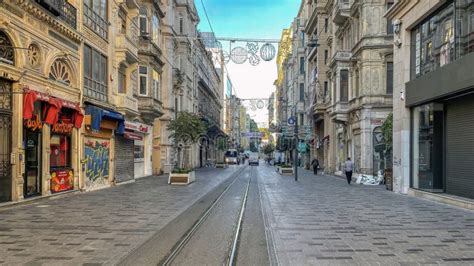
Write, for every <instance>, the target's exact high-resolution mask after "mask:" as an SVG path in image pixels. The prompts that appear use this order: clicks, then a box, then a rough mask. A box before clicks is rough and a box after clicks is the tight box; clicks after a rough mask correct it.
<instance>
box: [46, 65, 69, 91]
mask: <svg viewBox="0 0 474 266" xmlns="http://www.w3.org/2000/svg"><path fill="white" fill-rule="evenodd" d="M49 78H50V79H52V80H56V81H59V82H61V83H64V84H66V85H71V71H70V70H69V67H68V66H67V65H66V64H65V62H64V60H61V59H56V60H55V61H54V62H53V64H51V67H50V69H49Z"/></svg>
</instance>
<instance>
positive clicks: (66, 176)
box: [51, 169, 74, 193]
mask: <svg viewBox="0 0 474 266" xmlns="http://www.w3.org/2000/svg"><path fill="white" fill-rule="evenodd" d="M73 187H74V172H73V170H72V169H66V170H54V171H51V192H52V193H58V192H63V191H67V190H71V189H73Z"/></svg>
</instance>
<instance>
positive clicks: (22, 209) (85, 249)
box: [0, 167, 237, 265]
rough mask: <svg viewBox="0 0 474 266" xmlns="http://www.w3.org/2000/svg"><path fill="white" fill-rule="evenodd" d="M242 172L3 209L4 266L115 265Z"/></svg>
mask: <svg viewBox="0 0 474 266" xmlns="http://www.w3.org/2000/svg"><path fill="white" fill-rule="evenodd" d="M236 169H237V168H236V167H229V168H227V169H209V168H207V169H199V170H197V173H196V174H197V175H196V182H194V183H192V184H190V185H188V186H170V185H168V184H167V181H168V178H167V177H165V176H160V177H157V176H154V177H148V178H142V179H139V180H137V181H136V182H135V183H132V184H127V185H122V186H116V187H112V188H107V189H103V190H98V191H93V192H88V193H83V194H76V195H70V196H66V197H63V198H58V199H49V200H41V201H38V202H32V204H27V205H19V206H13V207H8V208H6V209H2V208H0V264H8V265H18V264H26V263H28V264H29V265H41V264H45V265H46V264H47V265H64V264H67V265H78V264H83V263H93V264H114V263H116V262H117V261H119V260H120V258H121V257H122V256H124V255H126V254H127V253H128V252H130V251H131V250H132V249H134V248H135V247H137V246H138V245H140V244H142V243H143V242H145V241H146V240H147V239H148V238H149V237H151V236H152V235H153V233H155V232H157V231H159V230H160V229H161V228H163V227H164V226H165V225H166V224H167V223H169V222H170V221H172V219H173V218H175V217H177V216H178V215H179V214H180V213H182V212H183V211H185V210H186V209H187V208H189V207H190V206H191V205H192V204H193V203H195V202H196V201H197V200H199V199H200V198H201V197H202V196H204V195H205V194H207V193H208V192H209V191H211V190H212V189H214V188H215V187H217V186H218V185H219V184H221V183H222V182H223V181H225V180H226V179H227V178H228V177H229V176H230V175H231V174H232V173H233V172H234V171H235V170H236Z"/></svg>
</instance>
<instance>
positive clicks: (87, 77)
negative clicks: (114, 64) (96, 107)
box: [84, 45, 107, 102]
mask: <svg viewBox="0 0 474 266" xmlns="http://www.w3.org/2000/svg"><path fill="white" fill-rule="evenodd" d="M84 94H85V95H86V96H88V97H91V98H94V99H96V100H99V101H105V102H106V101H107V57H105V56H104V55H102V54H101V53H100V52H98V51H97V50H95V49H93V48H92V47H90V46H88V45H84Z"/></svg>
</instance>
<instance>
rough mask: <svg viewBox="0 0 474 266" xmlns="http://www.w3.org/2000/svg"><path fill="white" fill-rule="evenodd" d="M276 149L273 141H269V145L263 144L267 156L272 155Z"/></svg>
mask: <svg viewBox="0 0 474 266" xmlns="http://www.w3.org/2000/svg"><path fill="white" fill-rule="evenodd" d="M274 151H275V146H273V144H272V143H268V144H267V145H265V146H263V153H264V154H265V155H267V156H271V155H272V154H273V152H274Z"/></svg>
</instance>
